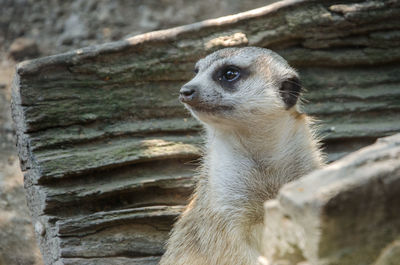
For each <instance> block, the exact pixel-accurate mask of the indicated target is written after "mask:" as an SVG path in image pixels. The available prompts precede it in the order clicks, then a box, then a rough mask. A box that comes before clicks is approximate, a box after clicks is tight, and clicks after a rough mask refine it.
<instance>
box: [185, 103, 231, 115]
mask: <svg viewBox="0 0 400 265" xmlns="http://www.w3.org/2000/svg"><path fill="white" fill-rule="evenodd" d="M185 106H186V107H187V108H188V109H190V110H193V111H195V112H203V113H209V114H215V113H219V112H224V111H231V110H232V109H233V106H227V105H217V106H210V105H205V104H195V105H190V104H185Z"/></svg>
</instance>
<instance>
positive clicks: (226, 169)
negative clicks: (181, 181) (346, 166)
mask: <svg viewBox="0 0 400 265" xmlns="http://www.w3.org/2000/svg"><path fill="white" fill-rule="evenodd" d="M195 73H196V75H195V77H194V78H193V79H192V80H191V81H189V82H188V83H186V84H185V85H184V86H183V87H182V88H181V90H180V96H179V98H180V101H181V102H182V103H183V104H184V105H185V106H186V107H187V109H189V111H190V112H191V113H192V115H193V116H194V117H195V118H197V119H198V120H199V121H200V122H201V123H202V124H203V126H204V128H205V132H206V145H205V153H204V157H203V162H202V167H201V170H200V173H199V176H200V177H199V180H198V182H197V184H196V188H195V191H194V194H193V196H192V199H191V202H190V203H189V204H188V206H187V208H186V210H185V211H184V212H183V213H182V214H181V216H180V217H179V219H178V221H177V222H176V223H175V225H174V227H173V229H172V232H171V235H170V238H169V240H168V242H167V250H166V252H165V254H164V255H163V257H162V258H161V261H160V264H161V265H255V264H258V262H257V259H258V257H259V255H260V249H261V236H262V227H263V203H264V202H265V201H266V200H268V199H272V198H274V197H275V196H276V195H277V192H278V190H279V188H280V187H281V186H282V185H283V184H285V183H287V182H289V181H292V180H294V179H297V178H299V177H301V176H303V175H305V174H307V173H309V172H311V171H312V170H314V169H317V168H319V167H321V166H322V165H323V158H322V156H321V152H320V148H319V144H318V141H317V140H316V139H315V136H314V133H313V131H312V130H311V128H310V119H309V118H308V117H307V116H306V115H305V114H302V113H301V112H300V111H299V107H298V104H296V103H297V102H298V97H299V95H300V92H301V91H302V87H301V85H300V82H299V77H298V74H297V72H296V71H295V70H294V69H293V68H291V67H290V66H289V65H288V63H287V62H286V61H285V60H284V59H283V58H282V57H280V56H279V55H278V54H276V53H274V52H272V51H271V50H267V49H263V48H256V47H245V48H226V49H222V50H219V51H216V52H214V53H212V54H210V55H208V56H207V57H205V58H204V59H201V60H199V61H198V62H197V64H196V66H195Z"/></svg>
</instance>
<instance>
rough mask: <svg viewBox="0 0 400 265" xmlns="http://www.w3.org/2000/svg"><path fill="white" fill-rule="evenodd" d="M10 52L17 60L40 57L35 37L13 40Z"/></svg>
mask: <svg viewBox="0 0 400 265" xmlns="http://www.w3.org/2000/svg"><path fill="white" fill-rule="evenodd" d="M8 54H9V55H10V57H11V58H13V59H14V60H15V61H22V60H24V59H31V58H35V57H38V56H39V55H40V52H39V48H38V45H37V43H36V42H35V41H34V40H33V39H29V38H17V39H15V40H14V41H13V42H12V44H11V46H10V48H9V50H8Z"/></svg>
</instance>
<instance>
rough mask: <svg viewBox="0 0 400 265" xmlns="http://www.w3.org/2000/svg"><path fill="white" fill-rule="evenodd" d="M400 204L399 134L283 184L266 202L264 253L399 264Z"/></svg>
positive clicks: (275, 257) (292, 260) (277, 258)
mask: <svg viewBox="0 0 400 265" xmlns="http://www.w3.org/2000/svg"><path fill="white" fill-rule="evenodd" d="M399 203H400V134H396V135H394V136H390V137H387V138H382V139H379V140H378V141H377V143H376V144H374V145H372V146H369V147H366V148H363V149H361V150H360V151H357V152H354V153H352V154H351V155H348V156H347V157H345V158H342V159H341V160H339V161H336V162H334V163H332V164H331V165H329V166H328V167H326V168H325V169H322V170H318V171H315V172H313V173H311V174H309V175H308V176H305V177H303V178H302V179H300V180H298V181H295V182H292V183H290V184H287V185H285V186H284V187H283V188H282V189H281V190H280V192H279V195H278V198H277V200H273V201H269V202H267V203H266V204H265V209H266V212H265V223H266V227H265V234H264V244H265V245H264V249H265V252H264V254H265V256H266V258H267V260H269V262H270V263H271V264H280V263H279V262H287V264H297V263H299V262H303V261H308V262H309V263H310V264H324V265H328V264H330V265H333V264H341V265H346V264H349V265H350V264H351V265H354V264H397V263H398V261H399V259H398V258H399V242H398V238H399V236H400V212H399V210H398V206H399ZM393 262H396V263H393ZM285 264H286V263H285Z"/></svg>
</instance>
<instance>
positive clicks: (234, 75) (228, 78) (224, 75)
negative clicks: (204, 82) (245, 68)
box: [218, 66, 240, 82]
mask: <svg viewBox="0 0 400 265" xmlns="http://www.w3.org/2000/svg"><path fill="white" fill-rule="evenodd" d="M239 78H240V69H239V68H238V67H236V66H227V67H226V68H223V69H222V70H221V73H220V75H219V76H218V80H219V81H225V82H234V81H236V80H238V79H239Z"/></svg>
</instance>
